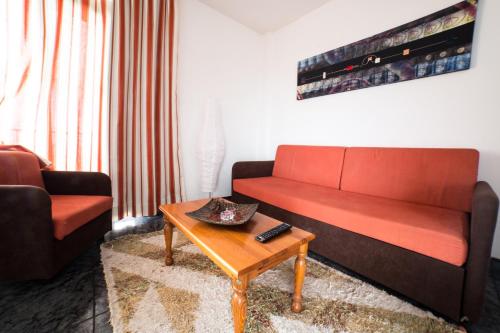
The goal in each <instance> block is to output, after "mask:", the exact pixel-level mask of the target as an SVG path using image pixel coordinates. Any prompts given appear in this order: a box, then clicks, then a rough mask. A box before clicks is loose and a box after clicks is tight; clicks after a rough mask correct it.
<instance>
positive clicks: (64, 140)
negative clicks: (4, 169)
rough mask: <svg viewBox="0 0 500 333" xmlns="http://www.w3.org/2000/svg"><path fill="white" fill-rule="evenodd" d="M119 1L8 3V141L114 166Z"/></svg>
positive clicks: (4, 112) (4, 117)
mask: <svg viewBox="0 0 500 333" xmlns="http://www.w3.org/2000/svg"><path fill="white" fill-rule="evenodd" d="M112 9H113V8H112V2H111V0H45V1H44V0H1V1H0V45H3V47H2V50H1V51H0V144H1V143H2V142H3V143H5V144H21V145H23V146H25V147H27V148H29V149H31V150H33V151H35V152H36V153H37V154H39V155H42V156H45V157H47V158H48V159H49V160H50V161H52V163H53V165H54V167H55V168H56V169H60V170H99V171H105V172H106V171H107V170H108V161H109V159H108V156H109V152H108V140H107V138H108V136H109V133H108V131H109V127H108V126H107V124H108V122H109V110H108V108H109V100H108V96H109V94H108V91H109V70H110V68H109V59H110V51H111V47H110V45H111V29H112Z"/></svg>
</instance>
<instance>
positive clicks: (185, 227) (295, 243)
mask: <svg viewBox="0 0 500 333" xmlns="http://www.w3.org/2000/svg"><path fill="white" fill-rule="evenodd" d="M207 202H208V200H206V199H204V200H197V201H190V202H184V203H177V204H166V205H161V206H160V210H161V211H162V212H163V214H165V216H166V217H167V218H168V221H170V223H172V224H173V225H175V226H176V227H177V228H178V229H179V230H180V231H181V232H182V233H183V234H184V235H185V236H186V237H187V238H189V239H190V240H191V241H192V242H193V243H195V244H196V245H197V246H198V247H199V248H200V249H201V250H202V251H203V253H205V255H207V256H208V257H209V258H210V259H211V260H212V261H214V262H215V263H216V264H217V265H218V266H219V267H220V268H221V269H222V270H224V271H225V272H226V274H228V275H229V276H231V277H239V276H241V275H244V274H247V273H250V272H259V270H260V269H262V271H265V270H267V269H268V268H270V267H268V266H270V265H272V263H274V262H276V261H277V260H278V261H279V259H282V260H281V261H283V260H286V259H287V258H288V257H290V256H292V255H294V254H296V252H297V251H298V248H299V247H300V245H301V244H304V243H307V242H309V241H311V240H313V239H314V238H315V236H314V234H312V233H310V232H307V231H304V230H302V229H298V228H295V227H292V229H291V230H290V231H289V232H287V233H284V234H282V235H280V236H278V237H276V238H274V239H271V240H270V241H268V242H267V243H265V244H263V243H260V242H258V241H256V240H255V236H257V235H258V234H260V233H262V232H264V231H266V230H269V229H271V228H273V227H275V226H277V225H279V224H280V223H282V222H280V221H278V220H276V219H273V218H271V217H268V216H266V215H263V214H260V213H255V215H254V216H253V218H252V219H251V220H250V221H248V222H247V223H245V224H243V225H239V226H218V225H213V224H208V223H205V222H200V221H198V220H195V219H193V218H190V217H189V216H186V215H185V213H186V212H189V211H193V210H196V209H198V208H200V207H201V206H203V205H205V204H206V203H207Z"/></svg>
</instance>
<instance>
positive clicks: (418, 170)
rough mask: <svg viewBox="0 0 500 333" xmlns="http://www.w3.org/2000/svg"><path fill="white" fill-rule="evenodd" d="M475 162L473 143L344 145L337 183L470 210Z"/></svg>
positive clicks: (352, 189)
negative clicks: (445, 145)
mask: <svg viewBox="0 0 500 333" xmlns="http://www.w3.org/2000/svg"><path fill="white" fill-rule="evenodd" d="M478 163H479V152H478V151H477V150H474V149H440V148H347V149H346V154H345V161H344V169H343V171H342V181H341V189H342V190H344V191H350V192H357V193H364V194H369V195H374V196H380V197H385V198H390V199H396V200H404V201H409V202H415V203H421V204H427V205H432V206H438V207H445V208H450V209H456V210H460V211H464V212H470V211H471V204H472V193H473V191H474V186H475V184H476V182H477V172H478Z"/></svg>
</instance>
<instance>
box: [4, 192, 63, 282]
mask: <svg viewBox="0 0 500 333" xmlns="http://www.w3.org/2000/svg"><path fill="white" fill-rule="evenodd" d="M53 241H54V226H53V224H52V212H51V200H50V197H49V194H48V193H47V191H45V190H44V189H43V188H40V187H35V186H25V185H0V279H2V280H4V279H11V278H15V277H16V276H17V275H19V273H20V272H23V271H30V270H38V271H40V272H44V271H49V270H50V269H51V267H50V261H49V258H51V257H52V251H53V247H52V245H53Z"/></svg>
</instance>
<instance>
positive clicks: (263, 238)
mask: <svg viewBox="0 0 500 333" xmlns="http://www.w3.org/2000/svg"><path fill="white" fill-rule="evenodd" d="M291 227H292V226H291V225H289V224H288V223H281V224H280V225H278V226H276V227H274V228H272V229H269V230H268V231H264V232H263V233H261V234H260V235H257V237H255V239H256V240H257V241H259V242H261V243H265V242H267V241H268V240H270V239H271V238H274V237H276V236H278V235H280V234H282V233H284V232H285V231H287V230H288V229H290V228H291Z"/></svg>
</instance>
